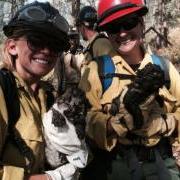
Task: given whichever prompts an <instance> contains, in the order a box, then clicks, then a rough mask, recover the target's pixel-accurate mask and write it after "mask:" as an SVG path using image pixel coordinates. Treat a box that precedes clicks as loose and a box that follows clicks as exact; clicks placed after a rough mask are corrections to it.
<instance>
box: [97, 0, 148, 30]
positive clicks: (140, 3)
mask: <svg viewBox="0 0 180 180" xmlns="http://www.w3.org/2000/svg"><path fill="white" fill-rule="evenodd" d="M147 12H148V9H147V7H146V6H145V2H144V0H99V4H98V26H99V27H102V26H105V25H107V24H109V23H110V22H112V21H114V20H117V19H119V18H121V17H124V16H126V15H129V14H132V13H136V14H138V15H139V16H143V15H145V14H146V13H147Z"/></svg>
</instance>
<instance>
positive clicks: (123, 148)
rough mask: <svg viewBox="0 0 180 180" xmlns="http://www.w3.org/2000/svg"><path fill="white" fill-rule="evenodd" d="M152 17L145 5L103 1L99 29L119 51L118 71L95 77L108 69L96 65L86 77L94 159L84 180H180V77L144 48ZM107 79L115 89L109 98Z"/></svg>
mask: <svg viewBox="0 0 180 180" xmlns="http://www.w3.org/2000/svg"><path fill="white" fill-rule="evenodd" d="M147 12H148V9H147V7H146V5H145V2H144V1H143V0H99V4H98V21H97V27H98V29H99V30H103V31H106V33H107V34H108V37H109V40H110V41H111V43H112V45H113V47H114V50H115V52H113V53H111V57H112V60H113V62H114V66H115V71H114V72H113V73H111V72H109V73H108V74H105V75H103V74H99V73H95V71H96V69H97V71H98V69H100V68H101V69H102V68H104V67H102V66H98V65H97V64H95V63H94V62H93V63H91V66H92V67H90V66H89V67H88V68H86V69H85V70H84V74H83V75H82V79H83V82H84V83H82V84H80V85H81V86H82V88H83V89H84V90H85V91H86V94H87V98H88V99H89V101H90V104H91V105H92V108H91V110H90V111H89V112H88V117H87V135H88V138H89V141H90V144H91V145H93V148H92V152H93V153H94V159H93V160H92V162H91V163H90V164H89V165H88V167H87V168H86V169H85V170H84V171H83V172H82V179H85V180H89V179H91V180H92V179H93V180H98V179H103V180H120V179H126V180H143V179H148V180H178V179H180V174H179V171H178V168H177V166H176V163H175V160H174V158H173V156H172V145H173V146H174V145H177V146H176V147H178V146H179V142H178V141H179V139H180V137H179V136H178V134H179V129H178V128H177V127H178V121H179V120H180V113H179V112H180V103H178V102H179V99H180V91H179V88H180V76H179V73H178V72H177V70H176V69H175V67H174V66H173V65H172V63H171V62H170V61H168V60H166V59H164V58H163V57H160V56H157V55H155V54H152V53H148V52H147V51H146V49H145V48H144V45H143V35H144V34H143V30H144V21H143V16H144V15H145V14H146V13H147ZM92 72H93V73H94V74H93V75H91V74H92ZM105 78H109V79H111V78H112V84H111V85H110V86H109V87H108V89H107V90H106V91H105V92H103V91H102V89H103V88H102V86H101V83H102V82H103V81H104V79H105Z"/></svg>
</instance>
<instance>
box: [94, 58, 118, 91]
mask: <svg viewBox="0 0 180 180" xmlns="http://www.w3.org/2000/svg"><path fill="white" fill-rule="evenodd" d="M96 62H97V64H98V73H99V76H101V75H106V74H112V73H113V74H114V73H115V66H114V63H113V61H112V59H111V57H110V56H108V55H104V56H100V57H98V58H96ZM100 80H101V83H102V87H103V91H106V90H107V89H108V88H109V86H110V85H111V83H112V80H113V77H107V78H100Z"/></svg>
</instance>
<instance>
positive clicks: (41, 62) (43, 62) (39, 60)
mask: <svg viewBox="0 0 180 180" xmlns="http://www.w3.org/2000/svg"><path fill="white" fill-rule="evenodd" d="M34 61H36V62H38V63H40V64H48V61H47V60H45V59H34Z"/></svg>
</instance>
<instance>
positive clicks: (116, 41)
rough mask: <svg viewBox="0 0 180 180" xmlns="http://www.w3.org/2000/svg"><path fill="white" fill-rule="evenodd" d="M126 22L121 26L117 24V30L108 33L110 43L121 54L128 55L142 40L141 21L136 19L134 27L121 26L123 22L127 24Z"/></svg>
mask: <svg viewBox="0 0 180 180" xmlns="http://www.w3.org/2000/svg"><path fill="white" fill-rule="evenodd" d="M127 22H128V20H127ZM127 22H126V23H124V24H122V27H121V26H120V24H119V26H120V27H119V31H118V32H116V33H108V35H109V39H110V41H111V43H112V45H113V46H114V47H115V49H116V50H117V51H118V52H119V53H120V54H121V55H128V54H129V53H131V52H132V51H133V50H135V49H136V48H139V46H140V45H141V44H142V42H143V40H142V38H143V22H141V21H140V20H138V21H137V22H136V23H134V27H132V28H130V29H126V28H125V27H124V28H123V26H125V24H127V25H126V26H128V23H127Z"/></svg>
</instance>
